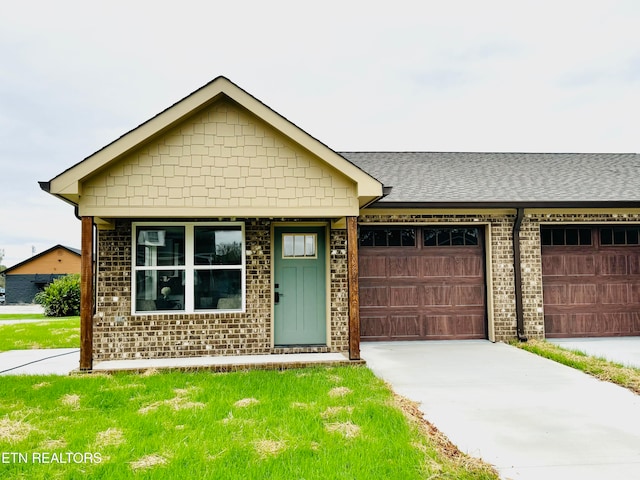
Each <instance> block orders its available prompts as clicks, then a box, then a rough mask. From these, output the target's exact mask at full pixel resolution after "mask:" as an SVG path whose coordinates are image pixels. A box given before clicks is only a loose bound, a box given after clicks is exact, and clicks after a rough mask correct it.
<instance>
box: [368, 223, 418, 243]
mask: <svg viewBox="0 0 640 480" xmlns="http://www.w3.org/2000/svg"><path fill="white" fill-rule="evenodd" d="M359 244H360V246H362V247H415V246H416V229H415V228H413V227H410V228H408V227H361V228H360V233H359Z"/></svg>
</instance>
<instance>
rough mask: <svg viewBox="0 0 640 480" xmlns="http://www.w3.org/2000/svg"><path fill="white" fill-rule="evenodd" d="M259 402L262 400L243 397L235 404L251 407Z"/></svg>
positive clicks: (240, 406)
mask: <svg viewBox="0 0 640 480" xmlns="http://www.w3.org/2000/svg"><path fill="white" fill-rule="evenodd" d="M258 403H260V400H258V399H256V398H243V399H241V400H238V401H237V402H236V403H234V404H233V406H234V407H239V408H245V407H250V406H251V405H256V404H258Z"/></svg>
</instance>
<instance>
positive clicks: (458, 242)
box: [422, 228, 480, 247]
mask: <svg viewBox="0 0 640 480" xmlns="http://www.w3.org/2000/svg"><path fill="white" fill-rule="evenodd" d="M422 236H423V239H424V246H425V247H456V246H464V245H478V242H479V237H480V234H479V231H478V229H477V228H425V229H423V231H422Z"/></svg>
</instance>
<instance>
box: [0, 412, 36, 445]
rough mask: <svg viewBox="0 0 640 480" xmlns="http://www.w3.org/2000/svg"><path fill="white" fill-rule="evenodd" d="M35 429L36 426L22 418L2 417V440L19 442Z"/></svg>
mask: <svg viewBox="0 0 640 480" xmlns="http://www.w3.org/2000/svg"><path fill="white" fill-rule="evenodd" d="M33 430H35V427H33V426H32V425H30V424H29V423H27V422H24V421H22V420H11V419H10V418H9V417H4V418H1V419H0V441H3V442H8V443H18V442H20V441H21V440H24V439H25V438H27V437H28V436H29V433H31V432H32V431H33Z"/></svg>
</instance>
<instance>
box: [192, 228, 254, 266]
mask: <svg viewBox="0 0 640 480" xmlns="http://www.w3.org/2000/svg"><path fill="white" fill-rule="evenodd" d="M241 262H242V232H241V230H240V227H215V226H206V227H195V248H194V264H195V265H239V264H240V263H241Z"/></svg>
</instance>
